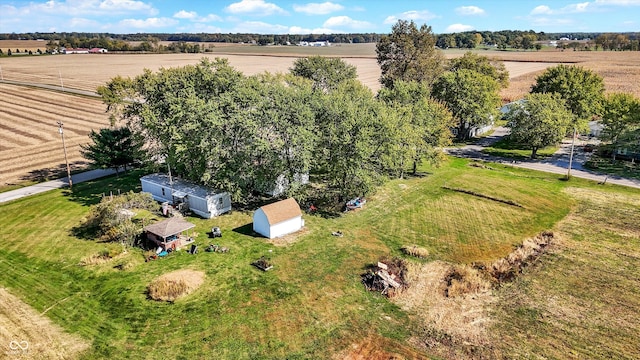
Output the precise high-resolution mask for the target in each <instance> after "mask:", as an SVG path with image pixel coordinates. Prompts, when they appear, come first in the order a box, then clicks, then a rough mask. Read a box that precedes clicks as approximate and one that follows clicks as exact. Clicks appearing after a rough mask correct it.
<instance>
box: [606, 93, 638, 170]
mask: <svg viewBox="0 0 640 360" xmlns="http://www.w3.org/2000/svg"><path fill="white" fill-rule="evenodd" d="M602 125H603V126H604V128H603V129H602V140H604V141H607V142H609V143H610V145H611V147H613V151H612V156H613V158H614V159H615V156H616V153H617V151H616V150H617V149H618V148H625V149H632V150H633V149H634V147H636V148H637V146H638V145H640V138H639V137H638V136H639V133H640V99H638V98H636V97H634V96H633V95H631V94H627V93H612V94H609V95H607V96H606V98H605V101H604V112H603V114H602Z"/></svg>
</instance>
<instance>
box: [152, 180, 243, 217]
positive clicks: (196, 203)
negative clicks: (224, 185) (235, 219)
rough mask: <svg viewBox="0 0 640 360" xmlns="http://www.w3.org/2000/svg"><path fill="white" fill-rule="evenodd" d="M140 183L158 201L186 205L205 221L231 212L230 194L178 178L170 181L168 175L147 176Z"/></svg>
mask: <svg viewBox="0 0 640 360" xmlns="http://www.w3.org/2000/svg"><path fill="white" fill-rule="evenodd" d="M140 183H141V184H142V191H144V192H148V193H150V194H151V196H153V198H154V199H156V200H157V201H161V202H165V201H166V202H169V203H171V204H174V205H175V204H179V203H184V204H185V205H184V206H187V207H188V208H189V210H191V211H193V212H194V213H195V214H198V215H199V216H202V217H203V218H205V219H210V218H212V217H214V216H218V215H221V214H224V213H226V212H227V211H230V210H231V197H230V196H229V193H227V192H223V191H218V190H215V189H212V188H209V187H206V186H203V185H198V184H196V183H193V182H190V181H186V180H182V179H179V178H176V177H173V178H171V179H170V178H169V176H168V175H167V174H159V173H157V174H149V175H145V176H143V177H141V178H140Z"/></svg>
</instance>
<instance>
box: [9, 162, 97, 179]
mask: <svg viewBox="0 0 640 360" xmlns="http://www.w3.org/2000/svg"><path fill="white" fill-rule="evenodd" d="M86 166H87V162H85V161H75V162H72V163H70V164H69V168H70V169H71V174H72V175H73V174H75V173H78V172H81V171H85V170H86ZM66 176H67V165H66V164H59V165H57V166H52V167H48V168H43V169H36V170H31V171H29V173H27V174H26V175H23V176H21V177H20V180H22V181H33V182H43V181H49V180H54V179H59V178H63V177H66Z"/></svg>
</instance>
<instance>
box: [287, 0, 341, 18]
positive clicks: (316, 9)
mask: <svg viewBox="0 0 640 360" xmlns="http://www.w3.org/2000/svg"><path fill="white" fill-rule="evenodd" d="M343 9H344V6H342V5H340V4H334V3H332V2H328V1H327V2H323V3H308V4H305V5H297V4H293V10H294V11H296V12H300V13H303V14H307V15H326V14H330V13H332V12H336V11H340V10H343Z"/></svg>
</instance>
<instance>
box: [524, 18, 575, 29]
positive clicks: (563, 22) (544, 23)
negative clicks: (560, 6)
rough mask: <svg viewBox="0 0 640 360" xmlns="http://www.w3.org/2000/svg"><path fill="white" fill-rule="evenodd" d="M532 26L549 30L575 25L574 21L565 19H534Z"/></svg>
mask: <svg viewBox="0 0 640 360" xmlns="http://www.w3.org/2000/svg"><path fill="white" fill-rule="evenodd" d="M531 24H532V25H533V26H539V27H547V28H548V27H559V28H566V27H567V26H568V25H573V24H574V21H573V20H571V19H564V18H546V17H541V18H536V19H533V21H532V22H531Z"/></svg>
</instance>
